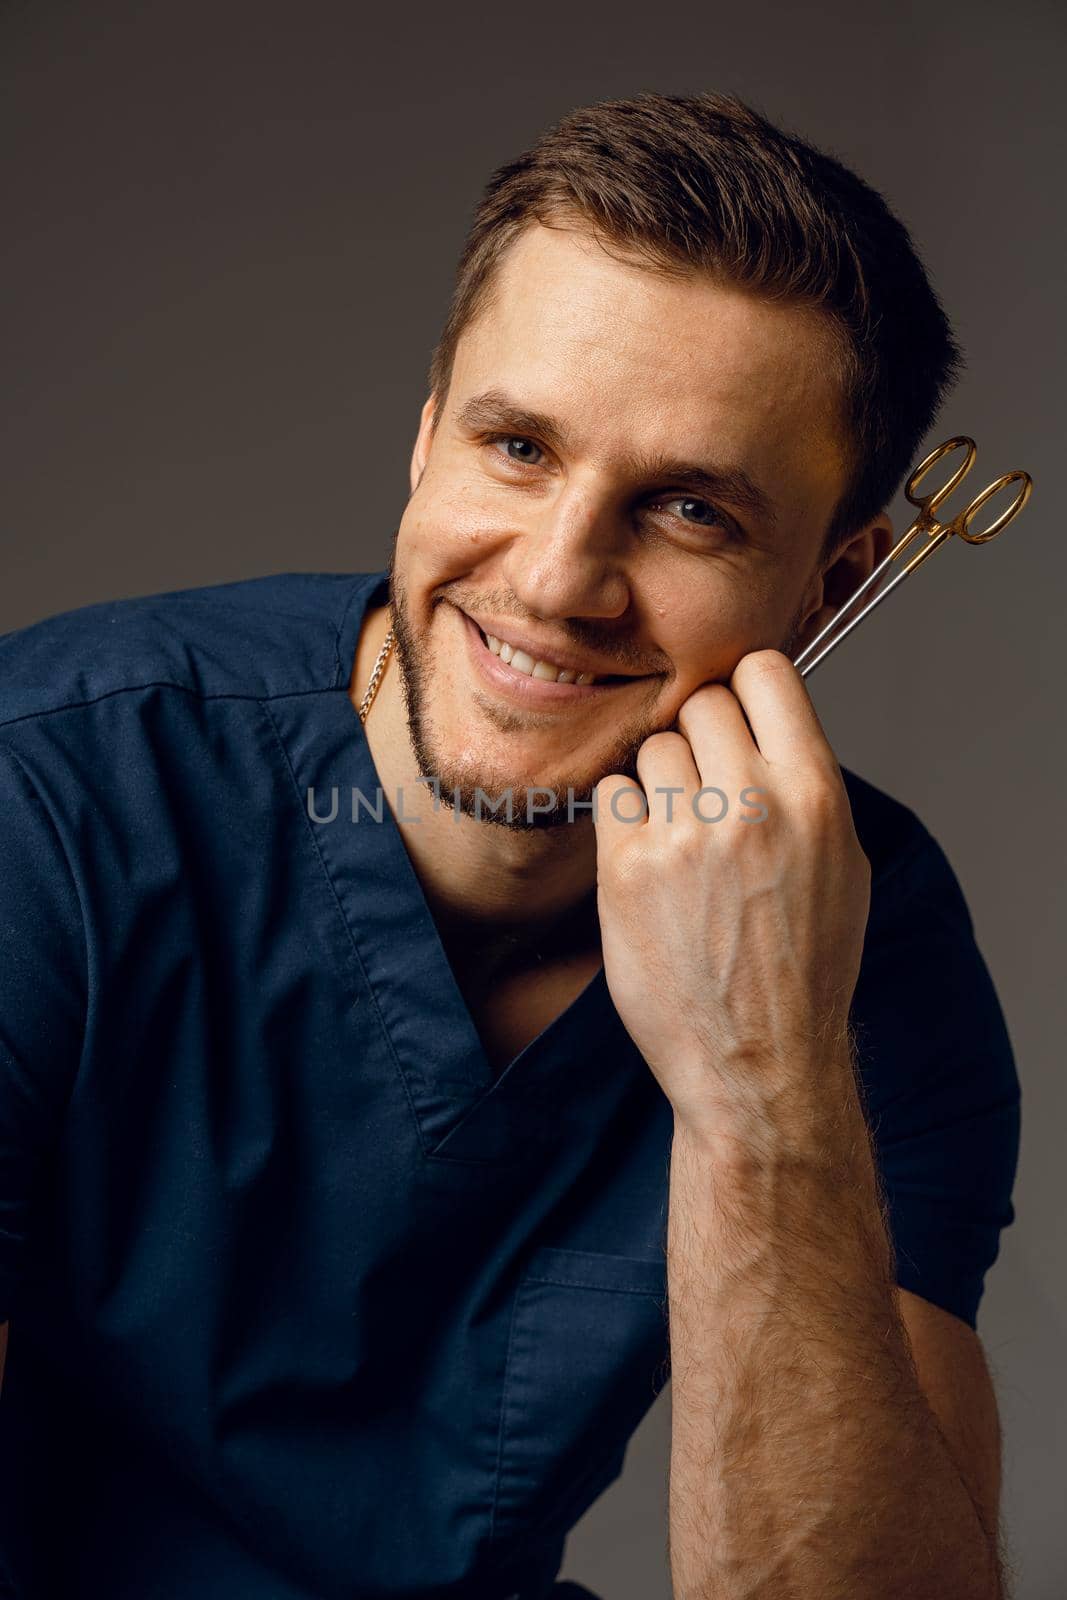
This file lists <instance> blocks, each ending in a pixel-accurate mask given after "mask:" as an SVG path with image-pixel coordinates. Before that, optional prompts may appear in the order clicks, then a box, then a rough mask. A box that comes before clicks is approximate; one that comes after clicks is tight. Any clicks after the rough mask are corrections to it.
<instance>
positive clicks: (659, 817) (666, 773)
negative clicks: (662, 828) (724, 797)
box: [637, 731, 700, 824]
mask: <svg viewBox="0 0 1067 1600" xmlns="http://www.w3.org/2000/svg"><path fill="white" fill-rule="evenodd" d="M637 776H638V777H639V778H640V780H641V785H642V788H643V789H644V791H645V796H646V799H647V801H648V821H649V822H650V823H653V824H655V823H661V824H669V823H672V822H674V821H675V820H676V819H677V817H678V816H679V814H680V812H681V811H683V810H684V809H685V808H686V807H687V806H688V805H689V803H690V800H691V797H692V796H693V795H694V794H695V793H696V791H697V790H698V789H699V788H700V772H699V771H698V769H697V764H696V761H695V760H694V759H693V751H692V749H691V747H690V744H689V740H688V739H687V738H686V737H685V735H684V734H681V733H672V732H670V731H664V732H662V733H654V734H652V735H651V737H650V738H648V739H646V740H645V742H644V744H643V745H642V746H641V748H640V750H639V751H638V752H637Z"/></svg>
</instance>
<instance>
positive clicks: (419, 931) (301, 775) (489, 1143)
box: [271, 571, 648, 1160]
mask: <svg viewBox="0 0 1067 1600" xmlns="http://www.w3.org/2000/svg"><path fill="white" fill-rule="evenodd" d="M387 597H388V573H387V571H383V572H379V573H371V574H361V575H360V576H359V579H358V580H357V587H356V589H355V592H354V594H353V597H352V601H351V603H350V606H349V609H348V612H347V614H346V617H345V619H344V622H343V623H342V626H341V629H340V632H339V636H338V650H337V656H338V670H337V683H336V684H335V691H336V692H335V693H331V694H323V695H320V696H315V697H314V699H313V701H310V702H309V699H308V697H303V696H301V697H294V699H293V700H291V701H289V702H286V705H285V708H284V709H283V708H282V707H279V705H278V703H277V702H274V703H273V704H272V707H271V711H272V716H273V717H274V719H275V722H276V725H277V726H278V727H279V732H280V733H281V734H282V737H283V739H284V741H285V743H286V745H287V748H288V751H289V758H290V763H291V765H292V768H293V774H294V777H295V778H296V781H297V784H298V787H299V789H300V791H301V794H302V795H303V794H304V793H306V792H307V791H310V790H312V789H314V791H315V810H316V813H317V814H318V815H328V814H329V812H330V810H331V806H332V791H333V790H334V789H336V790H337V791H338V809H337V816H336V818H335V819H334V820H333V821H331V822H329V823H315V822H313V821H311V820H310V819H309V823H308V825H309V826H310V827H311V828H312V830H313V833H314V839H315V843H316V845H317V848H318V851H319V854H320V856H321V859H322V862H323V865H324V867H325V869H326V872H327V874H328V876H329V878H330V880H331V883H332V885H333V887H334V891H335V893H336V895H337V899H338V902H339V905H340V907H341V910H342V912H343V915H344V919H345V922H346V924H347V928H348V933H349V936H350V938H351V940H352V943H353V945H354V947H355V950H356V952H357V953H358V957H359V963H360V966H361V968H362V972H363V974H364V976H365V980H366V983H367V985H368V986H369V989H370V992H371V996H372V998H373V1003H374V1006H375V1008H376V1010H377V1013H378V1016H379V1018H380V1021H381V1025H382V1028H383V1029H384V1031H385V1034H386V1036H387V1039H388V1041H389V1044H390V1047H391V1049H392V1052H393V1055H394V1057H395V1059H396V1062H397V1064H398V1066H399V1067H400V1069H401V1071H402V1073H403V1075H404V1078H405V1081H406V1083H407V1085H408V1089H409V1093H410V1095H411V1098H412V1100H413V1103H414V1106H415V1109H416V1114H417V1117H418V1121H419V1125H420V1129H421V1131H422V1135H423V1139H424V1143H425V1146H426V1149H427V1153H438V1152H440V1151H441V1150H442V1147H443V1146H444V1144H445V1143H446V1141H447V1144H448V1152H447V1153H448V1155H449V1156H450V1157H454V1158H455V1159H464V1160H470V1159H473V1160H482V1159H485V1158H486V1157H487V1156H488V1155H489V1154H490V1152H491V1151H494V1150H495V1149H496V1146H497V1144H499V1143H500V1142H501V1141H502V1142H503V1144H504V1145H505V1146H506V1145H507V1144H508V1143H509V1142H510V1141H509V1138H508V1135H509V1133H510V1132H513V1131H514V1130H515V1129H516V1128H517V1127H519V1126H521V1130H522V1137H523V1141H524V1143H528V1142H529V1140H530V1138H531V1135H532V1134H534V1132H535V1129H536V1127H537V1126H542V1125H543V1131H544V1132H545V1135H546V1136H548V1135H549V1134H550V1133H552V1134H558V1115H559V1108H560V1103H561V1101H560V1096H561V1094H563V1095H565V1097H566V1104H567V1115H568V1117H569V1118H570V1117H572V1116H578V1115H582V1105H583V1103H585V1105H586V1109H587V1112H588V1114H590V1115H592V1116H593V1117H595V1119H596V1120H597V1121H600V1120H601V1119H602V1117H603V1114H604V1106H603V1105H602V1104H599V1103H598V1095H599V1092H600V1090H602V1089H603V1087H604V1086H605V1084H606V1082H607V1080H608V1079H609V1077H611V1078H612V1080H613V1081H614V1083H615V1087H616V1088H619V1087H621V1085H620V1082H619V1080H620V1077H621V1078H622V1079H625V1078H627V1077H628V1076H629V1075H630V1074H632V1073H633V1072H634V1071H635V1070H637V1071H639V1072H640V1073H643V1074H647V1072H648V1069H647V1067H646V1066H645V1064H644V1062H643V1061H641V1058H640V1056H639V1054H638V1053H637V1051H636V1049H635V1047H634V1046H633V1044H632V1041H631V1040H630V1039H629V1035H628V1034H627V1033H626V1030H625V1029H624V1027H623V1025H622V1023H621V1021H620V1019H619V1016H618V1013H617V1011H616V1010H615V1007H614V1005H613V1003H612V1001H611V996H610V993H609V991H608V988H607V982H606V979H605V975H604V968H603V966H601V967H599V968H598V970H597V972H596V973H595V974H594V976H593V977H592V978H591V979H590V980H589V982H588V983H587V984H586V985H585V987H584V988H583V989H582V990H581V992H580V993H579V994H578V995H577V996H576V997H575V999H574V1000H572V1001H571V1003H570V1004H569V1005H568V1006H567V1007H566V1008H565V1009H564V1010H563V1011H562V1012H561V1013H560V1014H559V1015H558V1016H556V1017H555V1018H553V1019H552V1020H551V1021H550V1022H549V1023H547V1024H546V1025H545V1027H543V1028H542V1029H541V1031H540V1032H539V1033H538V1034H537V1035H536V1037H535V1038H533V1039H531V1040H530V1041H529V1042H528V1043H527V1044H526V1045H524V1047H523V1048H522V1049H521V1050H520V1051H519V1052H518V1054H517V1055H516V1056H515V1057H513V1059H512V1060H511V1061H510V1062H509V1063H508V1064H507V1065H506V1066H505V1067H504V1068H503V1069H502V1070H501V1071H499V1072H496V1073H494V1072H493V1070H492V1067H491V1065H490V1062H489V1059H488V1056H487V1055H486V1052H485V1048H484V1046H483V1044H482V1041H481V1038H480V1036H479V1034H478V1031H477V1028H476V1026H475V1023H474V1020H473V1017H472V1016H471V1013H470V1010H469V1008H468V1006H467V1004H466V1001H465V1000H464V998H463V994H462V992H461V990H460V987H459V984H458V982H457V980H456V977H455V974H454V972H453V969H452V966H451V963H450V962H449V960H448V956H447V954H446V951H445V948H444V944H443V942H442V940H441V937H440V934H439V932H438V929H437V925H436V923H435V921H434V919H433V915H432V913H431V911H430V907H429V904H428V902H427V900H426V896H425V894H424V893H423V889H422V885H421V882H420V880H419V878H418V875H417V873H416V871H415V868H414V866H413V864H412V860H411V857H410V856H409V854H408V851H407V848H406V846H405V844H404V841H403V839H402V837H401V833H400V827H401V826H402V825H403V826H417V824H398V822H397V821H396V819H395V818H394V816H393V814H392V811H391V809H390V806H389V803H388V799H387V797H386V794H385V792H384V789H383V787H382V785H381V780H380V778H379V775H378V771H377V768H376V766H375V763H374V757H373V754H372V752H371V748H370V744H369V742H368V740H367V737H366V733H365V730H364V728H363V724H362V723H361V721H360V719H359V715H358V713H357V711H356V709H355V707H354V706H353V705H352V702H351V699H350V698H349V682H350V676H351V670H352V665H353V662H354V659H355V653H356V648H357V645H358V641H359V635H360V631H361V628H362V624H363V619H364V617H365V616H366V614H367V612H368V611H369V610H370V609H371V608H372V607H374V606H375V605H378V604H382V603H384V601H385V600H386V598H387ZM353 790H358V791H360V792H361V794H362V795H363V796H364V797H365V801H360V802H359V808H358V816H359V820H358V821H357V822H353V821H352V791H353ZM380 790H381V792H379V791H380ZM379 809H380V813H381V821H380V822H379V821H378V820H376V818H377V814H378V810H379ZM626 1062H629V1071H627V1070H626V1068H625V1063H626ZM635 1062H636V1063H637V1066H636V1068H635V1065H634V1063H635ZM561 1079H562V1080H563V1081H562V1083H561ZM538 1106H539V1107H541V1110H542V1115H540V1116H539V1115H538V1114H537V1112H536V1110H535V1107H538ZM465 1129H466V1133H465V1132H464V1130H465ZM502 1154H506V1150H505V1151H503V1152H502Z"/></svg>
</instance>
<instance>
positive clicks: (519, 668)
mask: <svg viewBox="0 0 1067 1600" xmlns="http://www.w3.org/2000/svg"><path fill="white" fill-rule="evenodd" d="M478 632H479V633H480V634H481V636H482V643H483V644H484V645H485V647H486V649H488V650H489V651H491V652H492V654H493V655H494V656H499V657H500V660H501V661H503V662H505V663H506V664H507V665H508V666H509V667H510V668H511V670H512V671H513V672H521V673H523V674H524V675H525V676H526V677H527V678H539V679H541V680H542V681H543V682H545V683H623V682H625V681H626V674H624V673H593V672H575V670H574V669H573V668H572V667H558V666H557V665H556V663H555V662H554V661H545V660H542V659H540V658H538V659H537V660H534V658H533V656H531V655H530V654H529V653H528V652H527V651H525V650H519V649H517V648H516V647H515V646H514V645H510V644H508V642H507V640H506V639H498V638H496V636H495V635H494V634H491V633H486V631H485V629H484V628H479V629H478Z"/></svg>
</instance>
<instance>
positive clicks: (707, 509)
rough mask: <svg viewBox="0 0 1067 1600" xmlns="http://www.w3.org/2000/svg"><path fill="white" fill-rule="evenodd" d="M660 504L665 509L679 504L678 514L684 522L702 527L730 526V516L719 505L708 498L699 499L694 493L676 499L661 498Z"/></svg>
mask: <svg viewBox="0 0 1067 1600" xmlns="http://www.w3.org/2000/svg"><path fill="white" fill-rule="evenodd" d="M659 503H660V505H661V506H663V507H664V508H665V509H669V508H671V507H672V506H679V507H680V508H681V509H680V510H679V511H678V512H677V515H678V516H680V517H681V519H682V521H683V522H695V523H696V524H697V526H698V527H700V528H729V527H730V526H731V523H730V519H729V517H727V516H725V515H724V514H723V513H722V512H721V511H720V510H719V509H718V507H717V506H713V505H712V504H711V502H710V501H708V500H698V499H696V498H695V497H694V496H692V495H682V496H680V497H678V498H676V499H674V500H661V501H660V502H659Z"/></svg>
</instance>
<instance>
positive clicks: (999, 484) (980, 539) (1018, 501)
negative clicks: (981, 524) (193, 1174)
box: [950, 472, 1034, 544]
mask: <svg viewBox="0 0 1067 1600" xmlns="http://www.w3.org/2000/svg"><path fill="white" fill-rule="evenodd" d="M1009 483H1017V484H1018V485H1019V489H1018V492H1017V493H1016V495H1015V497H1014V499H1013V500H1012V501H1011V504H1010V505H1008V506H1006V507H1005V509H1004V510H1003V511H1002V512H1001V513H1000V516H999V517H996V518H995V519H994V520H993V521H992V522H991V523H990V524H989V527H988V528H986V529H984V530H983V532H981V533H972V532H971V523H972V522H973V521H974V519H975V517H976V516H977V514H978V512H979V511H981V509H982V507H983V506H984V505H985V503H986V501H987V500H992V498H993V496H994V495H995V494H999V493H1000V491H1001V489H1006V488H1007V487H1008V485H1009ZM1033 487H1034V480H1033V478H1031V476H1030V474H1029V473H1028V472H1006V473H1005V474H1004V476H1003V477H1002V478H997V479H996V480H995V482H993V483H990V484H988V485H987V486H986V488H984V489H983V490H982V492H981V494H980V495H976V496H975V498H974V499H973V500H972V501H971V503H970V505H969V506H968V507H967V509H966V511H961V512H960V514H959V516H958V517H954V518H953V519H952V522H951V524H950V526H951V528H952V532H953V533H958V534H959V536H960V538H961V539H964V540H965V541H966V542H967V544H985V543H986V541H987V540H988V539H995V538H996V536H997V534H998V533H1003V531H1004V529H1005V528H1006V527H1007V526H1008V523H1009V522H1010V521H1011V519H1012V517H1015V516H1018V514H1019V512H1020V511H1021V510H1022V508H1023V506H1024V505H1025V504H1026V502H1027V501H1028V500H1029V498H1030V490H1031V489H1032V488H1033Z"/></svg>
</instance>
